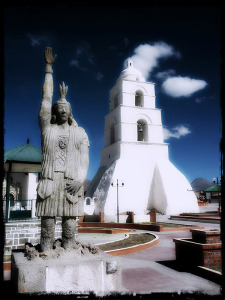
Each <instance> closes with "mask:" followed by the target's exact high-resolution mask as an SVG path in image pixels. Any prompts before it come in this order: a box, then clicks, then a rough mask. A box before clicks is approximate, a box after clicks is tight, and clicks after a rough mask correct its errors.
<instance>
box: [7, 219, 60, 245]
mask: <svg viewBox="0 0 225 300" xmlns="http://www.w3.org/2000/svg"><path fill="white" fill-rule="evenodd" d="M40 235H41V222H40V221H39V222H24V223H22V222H21V223H7V224H5V248H6V249H12V250H13V249H23V248H24V247H25V243H31V244H38V243H40ZM61 235H62V228H61V221H56V226H55V238H56V239H58V238H60V237H61Z"/></svg>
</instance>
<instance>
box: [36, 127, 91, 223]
mask: <svg viewBox="0 0 225 300" xmlns="http://www.w3.org/2000/svg"><path fill="white" fill-rule="evenodd" d="M59 127H60V126H59V125H57V124H51V125H49V126H48V127H47V128H46V129H45V131H44V133H43V134H42V178H41V180H40V181H39V183H38V186H37V205H36V216H38V217H43V216H46V217H47V216H48V217H50V216H54V217H65V216H73V217H74V216H82V215H83V213H84V211H83V210H84V188H83V185H82V186H81V187H80V189H79V190H78V191H77V193H76V194H75V195H74V196H72V195H70V194H69V193H68V192H67V191H66V190H65V188H66V184H68V183H71V182H73V181H74V180H76V179H77V178H78V177H79V170H80V168H81V167H82V166H81V163H80V157H81V154H80V146H81V145H82V144H86V145H87V146H89V141H88V136H87V134H86V133H85V131H84V129H83V128H81V127H78V126H77V125H76V123H75V122H73V123H72V125H71V126H69V127H68V128H69V130H68V132H66V134H65V135H66V137H65V136H64V137H63V142H65V143H66V147H65V148H64V149H61V148H60V147H59V142H61V141H60V140H62V136H61V133H60V128H59ZM60 151H61V152H60Z"/></svg>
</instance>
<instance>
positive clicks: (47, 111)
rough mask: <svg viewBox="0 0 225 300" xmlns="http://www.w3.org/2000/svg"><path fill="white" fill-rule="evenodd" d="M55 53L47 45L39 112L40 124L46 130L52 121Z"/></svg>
mask: <svg viewBox="0 0 225 300" xmlns="http://www.w3.org/2000/svg"><path fill="white" fill-rule="evenodd" d="M56 56H57V55H55V56H54V57H53V55H52V48H50V47H46V49H45V63H46V64H45V81H44V86H43V91H42V101H41V108H40V112H39V125H40V128H41V130H44V128H45V127H46V126H48V125H49V124H50V121H51V106H52V96H53V75H52V74H53V70H52V64H53V63H54V61H55V59H56Z"/></svg>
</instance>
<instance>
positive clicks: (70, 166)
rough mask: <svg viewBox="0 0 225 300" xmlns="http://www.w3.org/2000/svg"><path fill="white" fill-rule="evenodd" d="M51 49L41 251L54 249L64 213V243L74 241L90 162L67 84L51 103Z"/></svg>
mask: <svg viewBox="0 0 225 300" xmlns="http://www.w3.org/2000/svg"><path fill="white" fill-rule="evenodd" d="M55 59H56V55H55V56H54V57H53V55H52V49H51V48H46V50H45V61H46V67H45V81H44V86H43V93H42V101H41V108H40V112H39V126H40V129H41V142H42V177H41V179H40V181H39V183H38V187H37V207H36V208H37V209H36V216H38V217H41V242H40V244H41V251H46V250H49V249H52V247H53V243H54V240H55V218H56V217H62V246H63V247H64V248H65V249H67V248H71V247H73V245H74V244H75V242H76V241H75V230H76V218H77V217H79V216H82V215H83V210H84V188H83V182H84V180H85V178H86V175H87V170H88V165H89V141H88V136H87V134H86V132H85V131H84V129H83V128H81V127H78V125H77V123H76V121H75V120H74V119H73V115H72V109H71V106H70V103H69V102H67V100H66V94H67V90H68V87H67V86H65V84H64V82H63V83H62V85H60V86H59V91H60V95H61V98H60V99H59V100H58V101H57V102H56V103H54V104H53V105H52V97H53V70H52V65H53V63H54V61H55Z"/></svg>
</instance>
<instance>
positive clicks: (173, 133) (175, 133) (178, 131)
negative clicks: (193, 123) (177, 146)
mask: <svg viewBox="0 0 225 300" xmlns="http://www.w3.org/2000/svg"><path fill="white" fill-rule="evenodd" d="M190 133H191V131H190V129H189V128H188V127H185V126H184V125H178V126H175V127H174V128H172V129H171V130H169V129H168V128H163V137H164V140H169V139H170V138H176V139H179V138H181V137H183V136H185V135H187V134H190Z"/></svg>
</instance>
